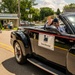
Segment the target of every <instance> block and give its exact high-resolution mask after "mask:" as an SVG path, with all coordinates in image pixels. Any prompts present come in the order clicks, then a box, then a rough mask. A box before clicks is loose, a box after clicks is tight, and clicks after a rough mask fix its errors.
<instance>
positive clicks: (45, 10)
mask: <svg viewBox="0 0 75 75" xmlns="http://www.w3.org/2000/svg"><path fill="white" fill-rule="evenodd" d="M53 14H54V11H53V10H52V9H51V8H49V7H43V8H41V9H40V17H41V20H43V19H44V18H45V17H47V16H50V15H53Z"/></svg>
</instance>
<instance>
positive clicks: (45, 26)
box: [44, 16, 52, 28]
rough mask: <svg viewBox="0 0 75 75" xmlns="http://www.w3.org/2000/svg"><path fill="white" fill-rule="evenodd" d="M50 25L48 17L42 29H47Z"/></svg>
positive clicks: (50, 19) (50, 20) (50, 18)
mask: <svg viewBox="0 0 75 75" xmlns="http://www.w3.org/2000/svg"><path fill="white" fill-rule="evenodd" d="M51 23H52V17H51V16H49V17H48V18H47V21H46V23H45V25H44V28H47V27H49V26H50V25H51Z"/></svg>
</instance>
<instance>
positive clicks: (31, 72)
mask: <svg viewBox="0 0 75 75" xmlns="http://www.w3.org/2000/svg"><path fill="white" fill-rule="evenodd" d="M2 65H3V66H4V68H5V69H6V70H8V71H9V72H11V73H14V74H15V75H50V74H49V73H47V72H45V71H43V70H41V69H39V68H37V67H36V66H34V65H32V64H31V63H29V62H28V63H26V64H25V65H19V64H17V63H16V61H15V58H10V59H8V60H5V61H4V62H2Z"/></svg>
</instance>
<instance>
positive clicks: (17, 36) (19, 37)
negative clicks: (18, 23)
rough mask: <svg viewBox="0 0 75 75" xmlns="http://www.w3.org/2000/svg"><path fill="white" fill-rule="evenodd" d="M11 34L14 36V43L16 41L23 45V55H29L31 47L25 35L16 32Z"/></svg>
mask: <svg viewBox="0 0 75 75" xmlns="http://www.w3.org/2000/svg"><path fill="white" fill-rule="evenodd" d="M13 34H14V36H15V39H14V42H15V41H17V40H20V41H22V42H23V44H24V47H25V50H26V52H25V50H24V49H23V50H24V51H23V55H26V54H30V53H31V47H30V46H31V45H30V41H29V37H27V35H26V34H25V33H24V32H23V31H16V32H14V33H13Z"/></svg>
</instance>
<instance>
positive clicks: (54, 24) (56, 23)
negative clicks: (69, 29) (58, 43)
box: [52, 18, 66, 33]
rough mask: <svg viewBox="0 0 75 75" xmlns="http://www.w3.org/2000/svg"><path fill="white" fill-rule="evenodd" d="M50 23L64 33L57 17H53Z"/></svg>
mask: <svg viewBox="0 0 75 75" xmlns="http://www.w3.org/2000/svg"><path fill="white" fill-rule="evenodd" d="M52 25H53V26H55V27H56V28H57V29H58V31H59V32H61V33H66V31H65V28H64V27H61V26H60V24H59V21H58V19H57V18H54V19H53V21H52Z"/></svg>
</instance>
